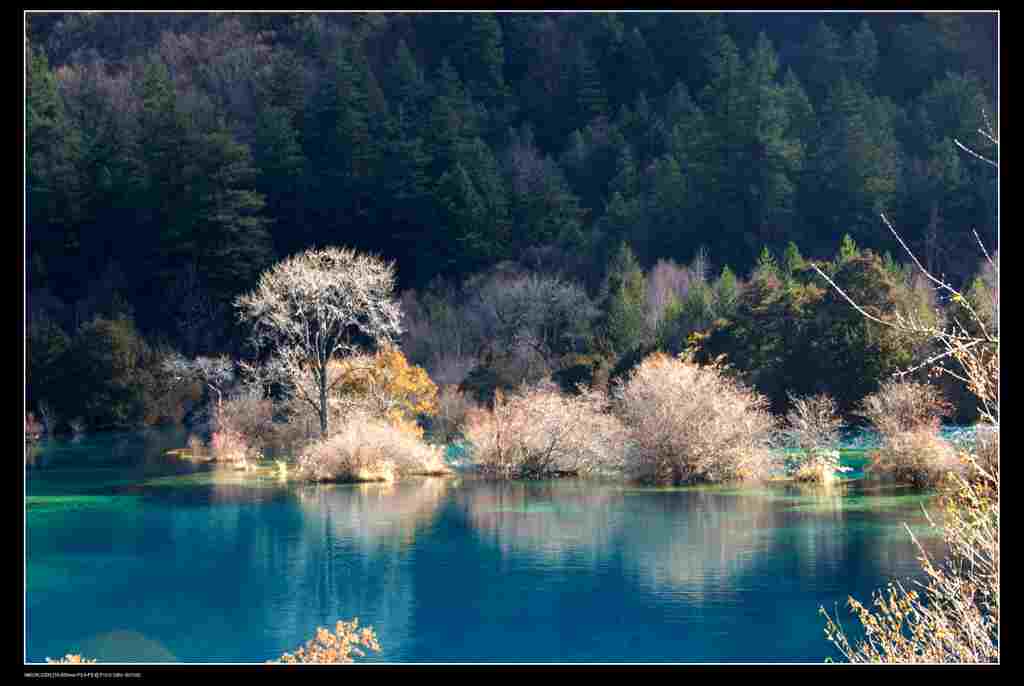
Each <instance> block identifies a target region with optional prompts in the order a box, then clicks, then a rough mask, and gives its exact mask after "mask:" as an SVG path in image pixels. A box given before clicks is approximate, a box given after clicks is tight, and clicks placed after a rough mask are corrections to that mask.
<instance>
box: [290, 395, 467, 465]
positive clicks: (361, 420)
mask: <svg viewBox="0 0 1024 686" xmlns="http://www.w3.org/2000/svg"><path fill="white" fill-rule="evenodd" d="M445 471H447V468H446V467H445V464H444V460H443V458H442V449H441V448H440V447H438V446H431V445H427V444H426V443H424V442H423V440H422V439H421V438H420V437H419V436H418V435H417V434H416V433H414V432H411V431H408V430H402V429H401V428H399V427H396V426H394V425H393V424H391V423H389V422H387V421H385V420H383V419H380V418H379V417H376V416H374V415H371V414H368V413H363V412H356V413H353V414H351V415H350V416H349V417H348V419H347V421H346V422H345V423H344V424H342V425H341V426H340V427H339V428H338V430H337V431H336V432H335V433H334V434H333V435H331V436H330V437H328V438H326V439H322V440H320V441H316V442H314V443H311V444H310V445H308V446H306V447H305V448H304V449H303V451H302V453H301V454H300V455H299V458H298V464H297V474H298V476H299V478H301V479H305V480H307V481H344V482H351V481H393V480H395V479H396V478H397V477H400V476H406V475H414V474H437V473H441V472H445Z"/></svg>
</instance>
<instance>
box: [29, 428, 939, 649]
mask: <svg viewBox="0 0 1024 686" xmlns="http://www.w3.org/2000/svg"><path fill="white" fill-rule="evenodd" d="M184 441H185V435H184V433H181V432H175V431H159V432H157V431H150V432H144V433H140V434H110V435H105V436H97V437H90V438H85V439H83V440H81V441H80V442H78V443H71V442H62V441H51V442H48V443H44V444H42V445H40V446H38V447H36V448H33V451H32V454H30V455H29V456H28V457H27V458H26V464H27V465H28V466H29V468H27V469H26V494H27V496H28V498H27V501H26V521H25V524H26V532H25V533H26V588H25V608H26V632H27V637H26V638H27V644H26V659H27V661H29V662H42V661H44V660H45V659H46V658H47V657H58V656H61V655H64V654H65V653H68V652H72V653H81V654H83V655H86V656H89V657H93V658H97V659H98V660H100V661H101V662H102V661H111V662H115V661H116V662H133V661H138V662H168V661H169V662H207V663H221V662H231V663H234V662H247V663H260V662H265V661H267V660H270V659H275V658H277V657H279V656H280V655H281V653H283V652H285V651H292V650H294V649H295V648H296V647H297V646H299V645H300V644H301V643H303V642H305V641H306V640H307V639H308V638H310V637H311V636H312V635H313V633H314V631H315V629H316V627H317V626H329V627H333V626H334V623H335V621H336V620H338V619H346V620H347V619H350V618H352V617H358V618H359V620H360V624H362V625H370V626H373V628H374V629H375V630H376V632H377V635H378V637H379V640H380V643H381V646H382V648H383V650H382V652H381V653H379V654H374V655H372V656H370V657H368V658H366V659H364V660H363V661H382V662H444V663H466V662H470V663H478V662H716V663H717V662H812V663H817V662H822V661H824V660H825V659H826V658H828V657H832V658H833V659H838V658H839V655H838V653H837V652H836V651H835V650H834V649H833V647H832V646H831V644H829V643H828V641H827V640H826V639H825V635H824V630H823V627H824V622H823V618H822V617H821V616H820V614H819V612H818V608H819V606H825V607H826V608H827V609H829V611H830V612H831V611H833V609H834V608H835V607H836V606H837V605H838V609H839V616H840V618H841V619H842V622H843V624H844V626H846V627H847V629H849V630H853V629H855V627H856V621H855V620H854V618H853V617H852V616H851V615H850V614H849V612H848V610H847V609H846V607H845V602H846V598H847V596H849V595H853V596H855V597H857V598H858V599H860V600H861V601H865V602H867V601H869V600H870V597H871V592H872V590H874V589H876V588H880V587H883V586H884V585H885V584H886V583H887V582H888V581H889V580H890V579H901V580H907V579H921V578H922V575H921V572H920V567H919V565H918V562H917V560H916V555H917V552H916V549H915V547H914V545H913V543H912V542H911V540H910V536H909V534H908V533H907V531H906V529H905V527H904V525H905V524H906V525H909V526H910V527H911V529H912V530H913V531H914V533H915V535H917V536H918V537H919V538H920V539H921V541H922V542H923V543H924V544H925V545H926V547H927V548H929V549H930V550H932V551H934V552H939V551H941V548H940V543H941V541H940V540H939V539H938V538H937V537H936V535H935V532H934V531H933V530H931V529H930V527H929V526H928V525H927V522H926V520H925V517H924V514H923V512H922V506H924V507H928V508H931V507H933V506H934V502H933V500H932V499H931V498H930V497H929V496H927V495H922V494H919V493H916V492H914V491H913V490H911V489H908V488H904V487H899V486H896V485H885V484H880V483H878V482H873V481H865V480H854V481H850V482H847V483H845V484H841V485H839V486H837V487H835V488H832V489H828V490H823V489H822V488H820V487H818V488H797V487H795V486H792V485H784V484H770V485H767V486H763V485H762V486H751V487H691V488H664V489H655V488H639V487H632V486H629V485H626V484H622V483H602V482H594V481H580V480H562V481H549V482H529V483H500V484H496V483H489V482H483V481H478V480H474V479H472V478H468V477H465V476H463V477H455V478H446V479H441V478H432V479H422V480H416V481H409V482H402V483H398V484H394V485H381V484H372V485H366V484H364V485H356V486H349V485H346V486H341V485H336V486H331V485H321V486H310V485H300V484H295V483H282V482H280V481H277V480H276V479H274V478H272V477H268V478H265V479H262V480H254V479H252V478H250V479H248V480H247V479H243V478H241V477H240V476H239V475H237V474H235V473H233V472H224V471H216V470H211V469H209V468H208V467H206V466H202V465H193V464H191V463H188V462H183V461H181V460H178V459H177V458H174V457H171V456H168V455H166V454H165V451H166V450H167V449H169V448H177V447H181V446H183V445H184Z"/></svg>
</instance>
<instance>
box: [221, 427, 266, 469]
mask: <svg viewBox="0 0 1024 686" xmlns="http://www.w3.org/2000/svg"><path fill="white" fill-rule="evenodd" d="M210 454H211V455H212V456H213V459H215V460H217V461H218V462H228V463H234V464H243V465H244V464H246V463H248V462H249V460H250V459H252V458H255V457H256V456H257V453H256V451H255V450H254V449H253V447H252V446H251V445H249V442H248V441H246V440H245V436H243V435H242V434H241V433H239V432H238V431H233V430H231V429H218V430H217V431H214V432H213V435H212V436H210Z"/></svg>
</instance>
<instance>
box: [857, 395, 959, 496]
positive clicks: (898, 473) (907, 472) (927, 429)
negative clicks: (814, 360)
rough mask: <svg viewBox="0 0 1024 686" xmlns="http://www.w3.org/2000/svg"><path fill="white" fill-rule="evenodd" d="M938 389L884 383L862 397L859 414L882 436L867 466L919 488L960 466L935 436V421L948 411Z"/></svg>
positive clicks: (937, 423) (952, 452) (938, 482)
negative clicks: (879, 445)
mask: <svg viewBox="0 0 1024 686" xmlns="http://www.w3.org/2000/svg"><path fill="white" fill-rule="evenodd" d="M951 409H952V408H951V406H950V404H949V402H948V401H946V399H945V398H944V397H943V396H942V392H941V391H940V390H939V388H938V387H936V386H933V385H930V384H923V383H917V382H912V381H887V382H885V383H883V384H882V385H881V387H880V388H879V390H878V392H877V393H874V394H872V395H869V396H868V397H867V398H865V399H864V401H863V403H862V405H861V408H860V411H859V413H860V414H861V416H863V417H865V418H867V419H868V421H870V422H871V424H872V425H873V426H874V427H875V428H876V429H877V430H878V433H879V434H881V438H882V445H881V447H879V449H878V450H877V451H875V452H874V453H872V455H871V458H872V468H873V469H874V470H875V471H876V472H878V473H882V474H886V475H888V476H891V477H892V478H894V479H896V480H897V481H901V482H904V483H910V484H913V485H914V486H917V487H919V488H928V487H933V486H938V485H941V484H942V482H943V480H944V478H945V476H946V475H947V474H949V473H950V472H951V471H955V470H958V469H959V468H960V467H961V464H960V461H959V460H958V459H957V454H956V450H955V449H954V448H953V446H952V445H950V443H949V442H947V441H945V440H943V439H942V437H941V436H940V435H939V426H940V418H941V417H942V416H944V415H946V414H948V413H949V412H950V410H951Z"/></svg>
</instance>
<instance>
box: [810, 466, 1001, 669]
mask: <svg viewBox="0 0 1024 686" xmlns="http://www.w3.org/2000/svg"><path fill="white" fill-rule="evenodd" d="M967 463H968V472H969V473H968V475H967V476H966V477H965V476H963V475H959V474H957V475H954V476H952V477H951V479H952V484H953V486H954V489H953V490H952V492H951V493H950V494H948V495H947V496H945V505H946V508H945V512H946V515H945V518H944V520H943V522H942V531H943V539H944V541H945V543H946V546H947V549H948V551H949V553H948V557H947V558H946V560H945V561H944V563H939V564H936V563H935V562H933V561H932V559H931V558H930V557H929V556H928V554H927V553H926V552H925V551H924V549H923V548H922V547H921V545H920V544H919V543H918V542H917V540H916V539H914V543H915V544H916V545H917V547H918V551H919V553H920V558H919V559H920V560H921V564H922V566H923V568H924V571H925V574H926V575H927V577H928V580H927V582H926V583H924V584H919V587H920V591H918V590H914V589H907V588H905V587H904V586H903V585H902V584H900V583H898V582H897V583H890V584H889V588H888V593H885V594H883V593H881V592H876V593H875V597H874V606H875V609H874V610H872V609H869V608H867V607H865V606H864V605H863V604H861V603H860V602H858V601H857V600H855V599H854V598H853V597H850V598H849V599H848V601H847V604H848V605H849V607H850V610H851V612H853V613H854V614H856V616H857V619H858V620H859V621H860V623H861V624H862V625H863V626H864V628H865V629H866V631H865V636H864V638H863V639H862V640H861V641H860V642H858V643H857V644H855V645H854V644H851V643H850V640H849V638H848V637H847V636H846V633H845V631H844V630H843V628H842V626H841V625H840V624H839V622H838V617H837V618H836V619H833V618H832V617H831V616H830V615H829V614H828V612H826V611H825V609H824V608H821V610H820V612H821V613H822V614H823V615H824V616H825V618H826V626H825V634H826V636H828V639H829V640H830V641H831V642H832V643H833V644H834V645H835V646H836V647H837V648H838V649H839V651H840V652H841V653H842V654H843V656H844V657H845V658H846V659H847V660H849V661H850V662H864V663H869V662H885V663H910V662H915V663H943V662H956V663H979V662H998V661H999V479H998V477H996V476H995V475H993V474H991V473H986V472H985V471H983V470H981V469H978V464H977V463H976V462H975V461H974V460H973V459H972V458H971V457H969V456H968V457H967ZM911 536H912V537H913V534H911Z"/></svg>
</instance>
